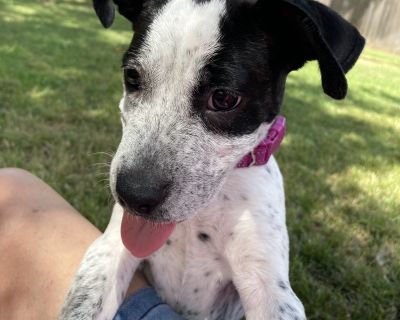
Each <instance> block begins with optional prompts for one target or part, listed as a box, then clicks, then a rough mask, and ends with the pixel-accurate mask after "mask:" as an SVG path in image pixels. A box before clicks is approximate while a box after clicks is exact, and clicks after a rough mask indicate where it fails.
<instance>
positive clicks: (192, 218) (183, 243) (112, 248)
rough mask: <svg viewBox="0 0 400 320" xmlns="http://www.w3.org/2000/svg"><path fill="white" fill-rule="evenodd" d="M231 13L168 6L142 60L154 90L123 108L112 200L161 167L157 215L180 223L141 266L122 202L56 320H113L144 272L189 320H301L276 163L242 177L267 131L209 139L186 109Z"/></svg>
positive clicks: (176, 3)
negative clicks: (136, 175)
mask: <svg viewBox="0 0 400 320" xmlns="http://www.w3.org/2000/svg"><path fill="white" fill-rule="evenodd" d="M224 12H225V2H224V1H222V0H210V1H200V2H194V1H190V0H171V1H169V2H168V3H167V5H166V6H165V7H164V8H163V11H162V12H160V13H159V14H158V15H157V17H156V18H155V19H154V22H153V24H152V27H151V29H150V31H149V34H148V35H147V38H146V44H145V45H144V46H143V49H142V52H141V53H140V54H139V59H138V60H137V61H136V64H137V65H138V66H139V67H140V66H141V67H142V68H143V72H144V74H145V75H144V77H145V79H146V81H147V83H150V85H149V88H151V90H147V91H146V92H144V93H138V94H130V95H129V94H127V93H126V91H125V93H124V97H123V99H122V100H121V103H120V109H121V113H122V123H123V136H122V140H121V143H120V146H119V148H118V151H117V153H116V155H115V157H114V159H113V162H112V167H111V175H110V180H111V187H112V191H113V194H114V196H116V195H115V183H116V175H117V173H118V172H119V170H122V169H124V168H129V167H132V166H144V167H146V166H154V170H161V171H162V172H163V174H164V175H166V176H167V177H168V178H169V179H170V180H171V181H173V186H172V188H171V191H170V192H169V195H168V197H167V199H166V200H164V202H163V204H162V205H161V206H160V207H159V208H157V216H158V217H162V219H163V220H168V221H184V222H181V223H179V224H178V225H177V227H176V229H175V231H174V232H173V234H172V235H171V237H170V239H169V240H168V242H167V243H166V244H165V245H164V246H163V247H162V248H161V249H160V250H159V251H157V252H156V253H154V254H153V255H152V256H150V257H149V258H148V259H146V260H145V261H140V260H138V259H136V258H134V257H132V256H131V255H130V254H129V253H128V252H127V251H126V249H125V248H124V246H123V244H122V242H121V239H120V225H121V217H122V212H123V209H122V208H121V207H120V206H119V205H118V204H116V205H115V207H114V210H113V215H112V219H111V221H110V224H109V226H108V228H107V230H106V232H105V233H104V235H103V236H101V237H100V238H99V239H98V240H97V241H96V242H95V243H94V244H93V245H92V246H91V247H90V248H89V250H88V252H87V254H86V256H85V257H84V259H83V262H82V264H81V266H80V268H79V270H78V273H77V275H76V278H75V281H74V283H73V285H72V287H71V290H70V292H69V294H68V297H67V300H66V302H65V305H64V308H63V310H62V313H61V316H60V319H62V320H66V319H74V320H75V319H101V320H102V319H112V318H113V316H114V314H115V313H116V311H117V309H118V307H119V305H120V304H121V303H122V300H123V297H124V295H125V292H126V290H127V286H128V284H129V281H130V279H131V276H132V274H133V272H134V270H135V269H136V268H138V267H142V268H143V269H144V271H145V273H146V274H147V275H148V278H149V279H150V281H151V282H152V285H153V286H154V287H155V288H156V290H157V292H158V293H159V295H160V296H161V297H162V298H163V299H164V300H165V301H166V302H167V303H168V304H169V305H170V306H171V307H172V308H174V309H175V310H176V311H177V312H178V313H180V314H182V316H183V317H184V318H185V319H193V320H204V319H209V320H214V319H229V320H235V319H240V318H241V317H242V316H243V315H244V313H245V314H246V318H247V319H248V320H265V319H282V320H289V319H293V320H294V319H298V320H300V319H305V314H304V308H303V306H302V304H301V302H300V300H299V299H298V298H297V297H296V295H295V294H294V292H293V291H292V289H291V287H290V283H289V275H288V272H289V270H288V264H289V245H288V235H287V230H286V224H285V204H284V189H283V182H282V177H281V173H280V171H279V168H278V165H277V164H276V162H275V160H274V159H273V158H272V159H271V160H270V161H269V163H268V164H267V166H263V167H253V168H248V169H235V165H236V163H237V162H238V161H239V160H240V159H241V157H243V155H245V154H246V153H247V152H249V151H250V150H252V149H253V148H254V147H255V146H256V145H257V144H258V143H259V142H260V141H261V140H262V138H263V137H264V136H265V134H266V133H267V131H268V129H269V127H270V124H267V123H263V124H261V125H260V126H259V128H258V129H257V130H256V131H254V132H253V133H251V134H246V135H242V136H235V137H230V136H226V135H222V134H217V133H215V132H211V131H210V130H209V129H207V128H206V126H205V125H204V123H203V121H202V120H201V119H200V117H197V116H195V115H193V113H192V112H191V109H190V97H191V92H192V91H193V88H194V86H195V85H196V82H197V81H198V75H199V72H200V70H201V68H202V67H203V66H204V64H205V63H206V61H207V60H208V59H209V58H210V57H211V56H212V55H213V54H214V53H215V52H216V50H217V49H218V41H219V26H218V24H219V21H220V19H221V18H222V17H223V15H224ZM182 30H185V32H181V31H182ZM177 43H179V46H177V45H176V44H177ZM161 52H162V54H157V53H161ZM150 160H151V161H150ZM239 297H240V298H239Z"/></svg>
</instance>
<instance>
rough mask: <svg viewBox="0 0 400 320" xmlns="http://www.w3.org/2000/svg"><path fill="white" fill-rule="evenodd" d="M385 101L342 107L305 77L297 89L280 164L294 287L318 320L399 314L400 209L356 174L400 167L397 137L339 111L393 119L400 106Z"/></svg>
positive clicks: (290, 95) (352, 99) (292, 90)
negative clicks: (375, 194)
mask: <svg viewBox="0 0 400 320" xmlns="http://www.w3.org/2000/svg"><path fill="white" fill-rule="evenodd" d="M378 92H379V91H378ZM378 92H375V94H379V93H378ZM378 100H379V101H380V103H381V104H382V105H376V104H375V103H373V102H369V101H368V100H365V99H363V98H362V97H360V96H359V95H358V93H357V92H354V93H352V94H351V95H350V96H349V97H348V100H347V101H346V102H341V103H337V104H336V105H335V104H333V103H332V102H331V101H330V100H329V99H328V98H326V97H324V96H323V95H322V93H321V89H320V87H319V86H318V84H317V85H316V83H315V82H314V83H313V84H310V83H307V82H306V81H304V79H303V78H302V77H299V76H297V75H296V76H295V77H294V79H292V81H289V85H288V88H287V96H286V102H285V106H286V107H285V113H286V115H287V118H288V126H289V130H288V131H289V133H288V136H287V142H286V144H285V145H284V147H283V149H282V151H281V152H280V153H279V155H278V159H279V160H280V164H281V169H282V171H283V175H284V177H285V180H286V192H287V207H288V225H289V234H290V236H291V243H292V244H291V249H292V255H291V259H292V267H291V270H292V279H293V282H294V287H295V288H296V290H297V291H298V293H299V295H300V297H302V299H303V301H305V304H306V307H307V310H308V314H309V318H310V319H371V320H372V319H397V317H398V315H399V308H400V303H399V301H400V294H399V291H398V289H397V288H398V287H399V285H400V261H399V256H398V250H397V249H396V248H397V243H398V240H399V239H400V223H399V222H400V221H399V219H398V213H399V212H400V206H399V203H398V201H393V203H390V204H389V205H385V204H384V201H383V200H384V199H382V201H380V199H379V197H377V198H376V199H374V198H372V197H371V196H370V195H369V194H367V193H365V190H363V189H362V188H360V183H358V181H357V180H356V176H357V174H352V171H353V170H355V171H357V170H361V174H362V173H363V172H365V174H371V172H372V173H373V172H379V171H382V170H383V169H384V168H385V166H387V165H388V166H391V165H395V164H397V163H398V160H399V159H400V149H399V143H398V131H396V130H394V129H392V128H391V127H390V126H387V125H385V123H382V124H379V123H373V124H371V122H369V121H367V120H365V119H362V118H358V117H355V116H354V115H353V112H340V109H341V108H356V109H357V108H359V109H361V110H363V111H365V112H374V113H377V114H379V115H381V114H382V113H384V114H386V115H388V116H390V115H392V112H393V110H392V109H390V108H387V105H388V104H395V105H398V102H399V99H398V98H396V97H393V96H391V95H388V94H382V95H380V96H379V99H378ZM342 111H343V109H342ZM397 116H398V115H397Z"/></svg>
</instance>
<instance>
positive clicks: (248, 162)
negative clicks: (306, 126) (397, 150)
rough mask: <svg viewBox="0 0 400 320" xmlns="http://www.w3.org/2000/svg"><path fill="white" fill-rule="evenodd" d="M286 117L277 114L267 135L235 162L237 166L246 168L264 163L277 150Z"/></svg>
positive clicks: (283, 131)
mask: <svg viewBox="0 0 400 320" xmlns="http://www.w3.org/2000/svg"><path fill="white" fill-rule="evenodd" d="M285 131H286V119H285V117H283V116H277V117H276V119H275V121H274V123H273V124H272V126H271V128H270V129H269V131H268V134H267V136H266V137H265V139H264V140H263V141H261V143H260V144H259V145H258V146H257V147H255V148H254V149H253V151H252V152H249V153H248V154H246V155H245V156H244V157H243V158H242V160H241V161H240V162H239V163H238V164H237V166H236V167H237V168H248V167H252V166H262V165H264V164H266V163H267V162H268V160H269V158H270V157H271V155H272V154H273V153H274V152H275V151H276V150H278V148H279V146H280V145H281V142H282V140H283V138H284V136H285Z"/></svg>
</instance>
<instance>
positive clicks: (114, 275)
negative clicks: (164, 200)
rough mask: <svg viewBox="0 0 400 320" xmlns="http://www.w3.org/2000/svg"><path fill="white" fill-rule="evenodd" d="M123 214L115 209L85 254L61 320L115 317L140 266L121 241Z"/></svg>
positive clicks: (118, 207) (116, 207)
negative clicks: (102, 232) (103, 230)
mask: <svg viewBox="0 0 400 320" xmlns="http://www.w3.org/2000/svg"><path fill="white" fill-rule="evenodd" d="M122 213H123V211H122V208H121V207H120V206H119V205H115V206H114V210H113V214H112V217H111V220H110V223H109V225H108V227H107V229H106V231H105V232H104V234H103V235H102V236H101V237H99V238H98V239H97V240H96V241H95V242H93V244H92V245H91V246H90V247H89V249H88V250H87V252H86V254H85V256H84V258H83V260H82V262H81V265H80V267H79V269H78V271H77V273H76V275H75V279H74V281H73V283H72V285H71V288H70V291H69V293H68V296H67V299H66V301H65V303H64V306H63V309H62V311H61V315H60V320H78V319H79V320H86V319H97V320H103V319H104V320H105V319H112V318H113V317H114V315H115V313H116V311H117V309H118V307H119V305H120V304H121V303H122V301H123V299H124V297H125V293H126V291H127V289H128V286H129V283H130V281H131V278H132V275H133V273H134V271H135V270H136V268H137V267H138V265H139V263H140V261H139V260H138V259H136V258H134V257H133V256H132V255H131V254H130V253H129V252H128V251H127V250H126V249H125V247H124V245H123V243H122V241H121V235H120V228H121V219H122Z"/></svg>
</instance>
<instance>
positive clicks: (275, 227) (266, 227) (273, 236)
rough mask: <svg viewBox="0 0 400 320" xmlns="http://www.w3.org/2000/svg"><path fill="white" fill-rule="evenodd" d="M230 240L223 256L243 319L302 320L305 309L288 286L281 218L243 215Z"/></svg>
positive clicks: (286, 250) (286, 253)
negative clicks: (230, 274)
mask: <svg viewBox="0 0 400 320" xmlns="http://www.w3.org/2000/svg"><path fill="white" fill-rule="evenodd" d="M229 238H230V239H229V241H228V242H227V247H226V257H227V260H228V262H229V264H230V266H231V270H232V279H233V282H234V284H235V286H236V288H237V290H238V292H239V295H240V299H241V301H242V304H243V307H244V309H245V313H246V319H247V320H272V319H279V320H289V319H290V320H295V319H296V320H304V319H305V313H304V307H303V305H302V303H301V302H300V300H299V299H298V298H297V296H296V295H295V293H294V292H293V290H292V288H291V286H290V283H289V270H288V269H289V268H288V264H289V262H288V259H289V258H288V254H289V249H288V236H287V230H286V225H285V221H284V218H282V215H279V214H278V212H274V213H268V214H260V213H258V214H256V215H253V214H251V213H245V214H244V215H243V216H242V217H241V221H240V223H238V224H237V226H236V227H235V228H234V230H233V232H232V233H231V234H230V236H229Z"/></svg>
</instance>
